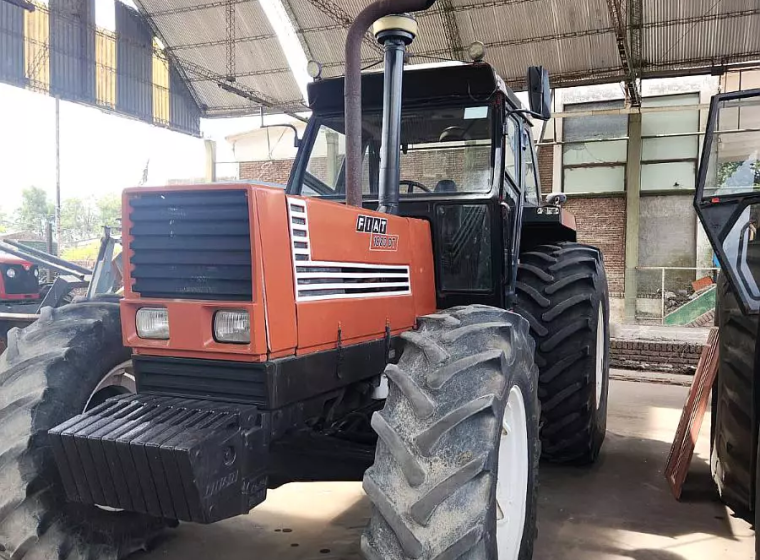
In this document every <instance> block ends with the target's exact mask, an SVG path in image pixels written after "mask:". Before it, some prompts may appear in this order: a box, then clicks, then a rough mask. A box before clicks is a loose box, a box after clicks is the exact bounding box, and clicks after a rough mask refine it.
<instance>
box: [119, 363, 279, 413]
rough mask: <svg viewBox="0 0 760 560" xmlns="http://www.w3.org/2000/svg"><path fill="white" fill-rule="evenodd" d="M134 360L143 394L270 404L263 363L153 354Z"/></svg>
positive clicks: (259, 404) (140, 389)
mask: <svg viewBox="0 0 760 560" xmlns="http://www.w3.org/2000/svg"><path fill="white" fill-rule="evenodd" d="M132 362H133V363H134V366H135V373H136V374H137V384H138V387H137V388H138V391H139V392H140V393H145V394H159V395H172V396H175V397H180V396H181V397H187V398H193V399H208V400H216V401H224V402H236V403H246V404H255V405H258V406H266V405H267V400H268V399H267V385H266V371H265V366H263V365H262V364H249V363H246V362H231V361H222V360H196V359H190V358H158V357H154V356H135V357H134V358H133V359H132Z"/></svg>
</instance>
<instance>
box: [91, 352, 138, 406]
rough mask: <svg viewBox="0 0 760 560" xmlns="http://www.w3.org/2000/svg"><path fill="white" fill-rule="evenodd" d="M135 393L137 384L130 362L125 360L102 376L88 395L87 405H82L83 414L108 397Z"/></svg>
mask: <svg viewBox="0 0 760 560" xmlns="http://www.w3.org/2000/svg"><path fill="white" fill-rule="evenodd" d="M136 392H137V383H136V382H135V374H134V370H133V369H132V360H127V361H126V362H122V363H120V364H119V365H118V366H116V367H115V368H113V369H112V370H111V371H109V372H108V373H106V374H105V376H103V379H101V380H100V383H98V384H97V386H96V387H95V390H94V391H93V392H92V393H90V396H89V398H88V399H87V404H85V405H84V412H86V411H88V410H90V409H91V408H94V407H96V406H98V405H99V404H101V403H102V402H103V401H105V400H106V399H107V398H109V397H115V396H117V395H123V394H126V393H136Z"/></svg>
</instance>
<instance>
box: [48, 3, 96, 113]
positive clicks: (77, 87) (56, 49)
mask: <svg viewBox="0 0 760 560" xmlns="http://www.w3.org/2000/svg"><path fill="white" fill-rule="evenodd" d="M49 10H50V45H49V50H50V93H51V94H53V95H59V96H61V97H63V98H68V99H72V100H74V101H82V102H87V103H93V102H95V2H94V0H50V4H49Z"/></svg>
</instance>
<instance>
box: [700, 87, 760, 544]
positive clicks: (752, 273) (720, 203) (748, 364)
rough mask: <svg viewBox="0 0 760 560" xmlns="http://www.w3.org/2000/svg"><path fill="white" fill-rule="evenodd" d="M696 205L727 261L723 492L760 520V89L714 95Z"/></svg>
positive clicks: (715, 421) (719, 412)
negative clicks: (759, 235)
mask: <svg viewBox="0 0 760 560" xmlns="http://www.w3.org/2000/svg"><path fill="white" fill-rule="evenodd" d="M694 207H695V209H696V211H697V214H698V216H699V218H700V220H701V222H702V225H703V226H704V228H705V231H706V232H707V235H708V237H709V239H710V243H711V245H712V247H713V250H714V251H715V254H716V256H717V257H718V260H719V262H720V265H721V277H720V279H719V281H718V287H717V290H718V294H717V310H716V311H717V313H716V324H717V325H718V326H719V327H720V362H719V369H718V377H717V380H716V382H715V386H714V388H713V399H712V426H713V429H712V442H711V443H712V445H711V449H712V453H711V457H710V465H711V470H712V475H713V479H714V480H715V483H716V485H717V488H718V492H719V493H720V496H721V498H722V500H723V501H724V502H725V503H726V504H727V505H728V506H729V507H731V508H732V509H733V510H734V511H735V512H736V513H737V514H738V515H740V516H741V517H743V518H745V519H746V520H747V521H749V522H750V523H753V522H754V524H755V527H757V523H758V521H760V515H758V509H759V508H758V507H757V499H758V496H759V495H758V491H757V490H758V484H760V479H758V473H759V472H760V471H758V467H759V466H760V462H759V461H758V451H759V450H760V446H758V431H759V430H758V422H759V420H758V419H760V362H759V361H758V359H760V358H759V357H758V356H759V355H758V354H757V350H758V349H760V348H758V344H757V341H758V336H759V335H760V331H758V312H760V237H758V231H757V229H758V218H760V90H751V91H742V92H736V93H724V94H720V95H717V96H715V97H713V100H712V104H711V106H710V117H709V120H708V127H707V132H706V135H705V143H704V147H703V151H702V162H701V165H700V170H699V184H698V187H697V192H696V198H695V201H694ZM756 534H757V533H756ZM756 549H760V547H759V546H758V544H757V538H756ZM757 552H758V554H760V550H758V551H757ZM759 557H760V556H759Z"/></svg>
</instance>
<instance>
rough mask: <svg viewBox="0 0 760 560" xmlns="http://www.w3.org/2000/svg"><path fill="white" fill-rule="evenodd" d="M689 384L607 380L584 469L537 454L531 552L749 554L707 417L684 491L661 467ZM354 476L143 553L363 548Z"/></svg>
mask: <svg viewBox="0 0 760 560" xmlns="http://www.w3.org/2000/svg"><path fill="white" fill-rule="evenodd" d="M687 391H688V389H686V388H685V387H678V386H669V385H662V384H650V383H636V382H630V381H620V380H614V381H612V382H611V387H610V413H609V420H608V427H607V441H606V442H605V446H604V449H603V452H602V456H601V459H600V461H599V462H598V463H597V464H596V465H595V466H594V467H592V468H590V469H578V468H565V467H555V466H551V465H542V469H541V494H540V505H539V519H538V521H539V537H538V541H537V543H536V551H535V555H534V560H581V559H582V560H619V559H633V560H722V559H726V560H728V559H730V560H752V559H753V558H754V554H753V548H754V539H753V532H752V530H751V528H750V527H749V526H748V525H747V524H746V523H744V522H743V521H739V520H737V519H734V518H732V516H731V515H730V513H729V512H727V511H726V509H725V508H724V507H723V506H721V504H720V503H718V502H717V500H716V498H715V494H714V491H713V489H712V484H711V481H710V474H709V466H708V463H707V459H708V452H709V442H708V437H707V434H709V423H705V424H704V425H703V427H702V437H701V438H700V440H699V442H698V445H697V450H696V454H695V457H694V461H693V463H692V468H691V471H690V474H689V478H688V479H687V484H686V487H685V488H684V493H683V500H682V502H680V503H679V502H676V501H675V500H674V499H673V498H672V496H671V494H670V491H669V489H668V487H667V485H666V483H665V480H664V478H663V476H662V471H663V468H664V465H665V461H666V459H667V454H668V450H669V448H670V443H671V441H672V438H673V434H674V432H675V429H676V426H677V425H678V419H679V416H680V413H681V407H682V405H683V402H684V399H685V396H686V393H687ZM369 513H370V510H369V504H368V502H367V500H366V499H365V497H364V495H363V493H362V490H361V487H360V485H359V483H320V484H291V485H287V486H285V487H283V488H281V489H279V490H277V491H273V492H270V494H269V498H268V500H267V501H266V502H265V503H264V504H262V505H261V506H259V507H258V508H256V509H255V510H254V511H253V512H251V514H249V515H247V516H245V517H239V518H236V519H230V520H228V521H225V522H222V523H218V524H216V525H211V526H197V525H191V524H183V525H181V526H180V527H179V529H177V530H176V531H173V532H171V533H170V534H169V536H167V538H166V539H165V540H164V541H163V542H160V543H158V545H157V547H156V549H154V550H153V551H152V552H151V553H149V554H142V555H139V556H138V557H136V558H139V559H140V560H159V559H161V560H185V559H187V558H214V559H217V558H218V559H225V560H238V559H240V560H243V559H245V560H249V559H251V558H261V559H265V560H318V559H334V560H355V559H356V560H358V559H359V558H361V556H360V554H359V552H358V542H359V536H360V534H361V532H362V530H363V528H364V525H365V524H366V522H367V519H368V517H369Z"/></svg>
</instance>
